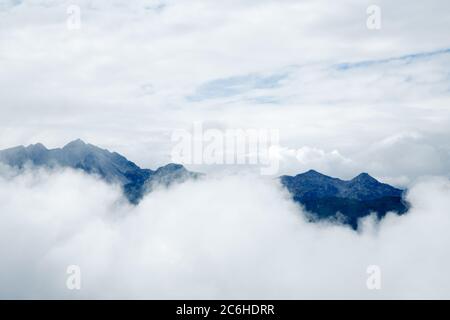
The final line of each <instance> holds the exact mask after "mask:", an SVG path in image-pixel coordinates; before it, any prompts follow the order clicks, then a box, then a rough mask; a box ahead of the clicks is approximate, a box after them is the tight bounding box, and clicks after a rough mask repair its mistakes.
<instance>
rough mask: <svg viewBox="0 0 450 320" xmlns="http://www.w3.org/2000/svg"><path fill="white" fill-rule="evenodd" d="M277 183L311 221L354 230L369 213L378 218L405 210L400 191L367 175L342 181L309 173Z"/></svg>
mask: <svg viewBox="0 0 450 320" xmlns="http://www.w3.org/2000/svg"><path fill="white" fill-rule="evenodd" d="M280 180H281V183H282V184H283V185H284V186H285V187H286V188H287V190H288V191H289V192H290V193H291V194H292V197H293V199H294V201H296V202H297V203H300V204H302V205H303V206H304V207H305V209H306V210H307V211H309V212H311V213H313V216H314V218H316V219H330V218H332V219H339V220H341V221H342V222H344V223H348V224H350V225H351V226H352V228H354V229H356V228H357V226H358V219H359V218H361V217H365V216H367V215H369V214H371V213H372V212H374V213H376V214H377V216H378V217H379V218H382V217H383V216H385V215H386V213H387V212H389V211H394V212H397V213H398V214H403V213H405V212H406V211H407V210H408V204H407V203H406V202H405V201H404V199H403V193H404V191H403V190H400V189H397V188H394V187H392V186H390V185H388V184H384V183H381V182H379V181H377V180H376V179H374V178H373V177H371V176H370V175H368V174H367V173H362V174H360V175H358V176H357V177H355V178H354V179H352V180H349V181H344V180H341V179H337V178H332V177H329V176H326V175H323V174H321V173H319V172H317V171H314V170H310V171H308V172H305V173H302V174H299V175H296V176H294V177H292V176H282V177H280Z"/></svg>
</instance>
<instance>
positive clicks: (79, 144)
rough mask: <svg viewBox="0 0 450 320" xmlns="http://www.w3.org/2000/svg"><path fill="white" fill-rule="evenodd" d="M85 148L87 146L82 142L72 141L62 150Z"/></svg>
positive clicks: (78, 140)
mask: <svg viewBox="0 0 450 320" xmlns="http://www.w3.org/2000/svg"><path fill="white" fill-rule="evenodd" d="M86 146H87V144H86V143H85V142H84V141H83V140H81V139H76V140H73V141H71V142H69V143H68V144H66V145H65V146H64V147H63V149H70V148H83V147H86Z"/></svg>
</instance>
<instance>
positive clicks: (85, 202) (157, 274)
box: [0, 170, 450, 299]
mask: <svg viewBox="0 0 450 320" xmlns="http://www.w3.org/2000/svg"><path fill="white" fill-rule="evenodd" d="M449 194H450V183H449V181H448V180H446V179H442V178H429V179H427V180H423V181H420V182H419V183H418V184H417V185H416V186H415V187H414V188H412V189H411V190H410V192H409V194H408V200H409V201H411V203H412V209H411V211H410V213H409V214H408V215H405V216H401V217H399V216H396V215H388V216H387V217H386V219H385V220H383V221H382V223H381V224H378V225H377V224H375V223H374V222H373V221H372V220H371V219H370V218H368V219H366V220H365V221H363V222H362V223H363V225H364V227H363V231H362V232H361V233H356V232H354V231H352V230H351V229H349V228H347V227H343V226H340V225H333V224H326V223H323V224H310V223H307V222H306V221H305V219H304V217H303V214H302V211H301V209H300V208H299V207H297V206H296V205H295V204H294V203H293V202H292V201H291V200H290V198H289V195H288V194H287V193H286V192H285V191H284V190H282V189H281V188H280V186H279V185H278V184H277V183H276V182H275V181H273V180H272V179H267V180H264V179H262V178H259V177H254V176H223V177H211V178H209V179H205V180H201V181H195V182H187V183H184V184H182V185H178V186H176V187H173V188H171V189H161V190H158V191H156V192H154V193H152V194H150V195H148V196H147V197H146V198H145V199H144V201H143V202H142V203H141V204H140V205H139V206H137V207H131V206H129V205H127V204H126V202H124V201H123V198H122V196H121V195H120V192H119V190H118V188H116V187H114V186H111V185H107V184H105V183H103V182H102V181H100V180H97V179H95V178H94V177H90V176H86V175H84V174H82V173H80V172H75V171H56V172H46V171H34V170H30V171H28V172H27V173H26V174H23V175H13V176H11V175H9V176H5V174H3V175H2V178H1V179H0V197H1V198H0V212H1V214H0V243H1V245H0V255H1V259H2V263H1V265H0V283H2V285H1V286H0V297H2V298H70V299H78V298H192V299H197V298H203V299H205V298H236V299H237V298H249V299H250V298H252V299H258V298H374V299H378V298H425V299H428V298H449V297H450V280H449V278H448V276H447V274H448V269H449V267H450V259H449V257H448V255H447V251H448V250H447V249H448V246H449V245H450V237H449V235H448V229H449V227H450V212H449V210H448V208H449V205H450V197H449ZM69 265H78V266H80V268H81V277H82V278H81V279H82V281H81V290H79V291H70V290H68V289H67V288H66V279H67V276H68V275H67V274H66V269H67V266H69ZM370 265H378V266H379V267H380V268H381V272H382V273H381V274H382V278H381V279H382V282H381V283H382V287H381V290H375V291H371V290H368V289H367V287H366V280H367V278H368V276H369V275H368V274H367V273H366V271H367V267H368V266H370Z"/></svg>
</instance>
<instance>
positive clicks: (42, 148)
mask: <svg viewBox="0 0 450 320" xmlns="http://www.w3.org/2000/svg"><path fill="white" fill-rule="evenodd" d="M27 149H28V150H37V151H47V150H48V149H47V148H46V147H45V146H44V145H43V144H42V143H36V144H30V145H29V146H28V147H27Z"/></svg>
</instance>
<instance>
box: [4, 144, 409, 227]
mask: <svg viewBox="0 0 450 320" xmlns="http://www.w3.org/2000/svg"><path fill="white" fill-rule="evenodd" d="M0 162H3V163H6V164H8V165H9V166H12V167H16V168H19V169H20V168H24V167H25V166H26V165H27V164H30V165H33V166H44V167H49V168H53V167H57V166H58V167H69V168H74V169H79V170H83V171H84V172H86V173H89V174H96V175H98V176H100V177H102V178H103V179H105V180H106V181H107V182H114V183H119V184H120V185H121V186H122V188H123V191H124V194H125V196H126V197H127V198H128V200H129V201H130V202H131V203H133V204H137V203H139V201H140V200H141V199H142V197H143V196H144V195H145V194H146V193H147V192H150V191H152V190H153V189H154V188H155V186H157V185H162V186H170V185H171V184H173V183H178V182H183V181H185V180H187V179H195V178H198V177H200V176H201V175H202V174H200V173H196V172H190V171H188V170H186V169H185V168H184V167H183V166H182V165H179V164H173V163H171V164H168V165H166V166H163V167H160V168H158V169H157V170H154V171H153V170H150V169H141V168H140V167H138V166H137V165H136V164H134V163H133V162H131V161H129V160H128V159H126V158H125V157H123V156H121V155H120V154H118V153H116V152H110V151H108V150H105V149H101V148H99V147H96V146H94V145H92V144H86V143H84V142H83V141H82V140H75V141H72V142H70V143H69V144H67V145H66V146H64V147H63V148H58V149H47V148H46V147H45V146H44V145H42V144H40V143H39V144H34V145H30V146H28V147H24V146H19V147H15V148H11V149H6V150H2V151H0ZM280 180H281V183H282V184H283V185H284V186H285V187H286V188H287V190H289V192H290V193H291V194H292V197H293V200H294V201H296V202H297V203H300V204H301V205H303V206H304V207H305V209H306V210H307V211H309V212H310V213H312V214H313V216H312V217H313V220H315V219H337V220H339V221H341V222H343V223H347V224H349V225H351V226H352V228H354V229H356V228H357V224H358V219H359V218H361V217H364V216H367V215H369V214H370V213H372V212H375V213H376V214H377V216H378V217H379V218H382V217H383V216H384V215H386V213H387V212H389V211H394V212H397V213H398V214H403V213H405V212H406V211H407V210H408V204H407V203H406V202H405V201H404V200H403V193H404V191H403V190H400V189H396V188H394V187H392V186H390V185H387V184H384V183H380V182H378V181H377V180H376V179H374V178H372V177H371V176H370V175H368V174H367V173H362V174H360V175H358V176H357V177H355V178H354V179H352V180H349V181H344V180H341V179H337V178H332V177H329V176H326V175H323V174H321V173H319V172H317V171H314V170H310V171H308V172H305V173H302V174H299V175H296V176H294V177H292V176H282V177H280Z"/></svg>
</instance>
